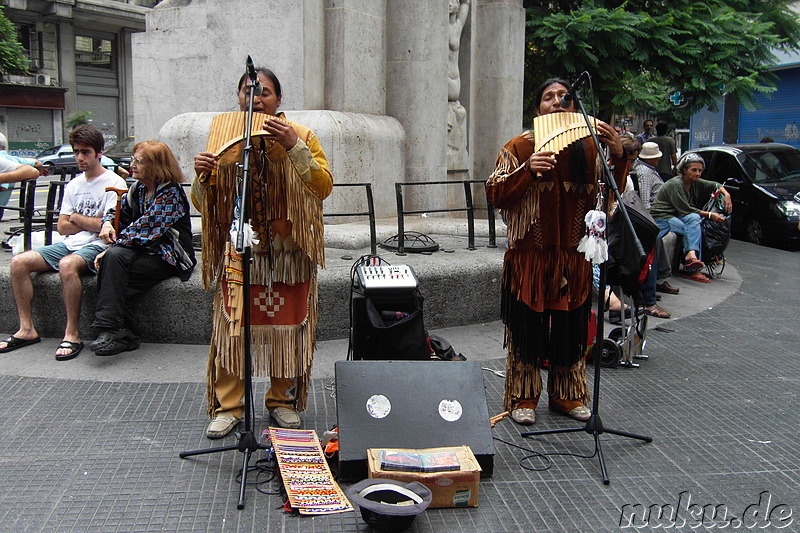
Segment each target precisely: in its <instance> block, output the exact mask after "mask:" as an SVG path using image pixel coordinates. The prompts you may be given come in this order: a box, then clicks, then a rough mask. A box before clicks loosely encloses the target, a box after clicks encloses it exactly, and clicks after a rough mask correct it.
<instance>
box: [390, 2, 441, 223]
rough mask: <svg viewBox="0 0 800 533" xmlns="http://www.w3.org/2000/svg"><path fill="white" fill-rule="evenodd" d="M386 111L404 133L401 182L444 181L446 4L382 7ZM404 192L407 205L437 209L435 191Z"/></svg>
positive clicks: (438, 201)
mask: <svg viewBox="0 0 800 533" xmlns="http://www.w3.org/2000/svg"><path fill="white" fill-rule="evenodd" d="M386 9H387V11H386V21H387V24H386V113H387V114H388V115H391V116H393V117H395V118H397V120H398V121H399V122H400V124H402V126H403V129H404V130H405V132H406V156H405V157H406V172H405V181H410V182H421V181H442V180H445V179H446V178H447V87H448V78H447V64H448V50H449V49H448V45H447V42H448V33H449V32H448V2H447V0H441V1H433V0H406V1H403V2H395V1H392V2H387V6H386ZM413 189H417V190H407V191H406V192H407V194H405V195H404V198H405V199H406V202H407V203H406V206H407V208H408V207H411V208H415V209H424V208H426V207H441V206H442V204H443V203H444V202H443V201H442V199H443V198H444V192H443V190H441V189H436V188H434V187H425V188H423V190H419V189H420V188H418V187H415V188H413Z"/></svg>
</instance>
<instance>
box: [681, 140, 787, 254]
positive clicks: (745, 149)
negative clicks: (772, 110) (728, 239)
mask: <svg viewBox="0 0 800 533" xmlns="http://www.w3.org/2000/svg"><path fill="white" fill-rule="evenodd" d="M689 152H695V153H697V154H699V155H700V156H702V158H703V159H704V160H705V162H706V168H705V170H704V171H703V175H702V177H703V178H704V179H707V180H711V181H716V182H718V183H721V184H722V185H724V186H725V189H726V190H727V191H728V192H729V193H730V194H731V199H732V200H733V228H732V231H733V234H734V235H739V236H744V237H745V238H746V239H747V240H749V241H750V242H753V243H756V244H767V243H769V244H798V243H800V230H798V226H797V224H798V220H800V194H799V192H800V149H798V148H795V147H793V146H789V145H788V144H779V143H757V144H729V145H724V146H707V147H704V148H697V149H694V150H689Z"/></svg>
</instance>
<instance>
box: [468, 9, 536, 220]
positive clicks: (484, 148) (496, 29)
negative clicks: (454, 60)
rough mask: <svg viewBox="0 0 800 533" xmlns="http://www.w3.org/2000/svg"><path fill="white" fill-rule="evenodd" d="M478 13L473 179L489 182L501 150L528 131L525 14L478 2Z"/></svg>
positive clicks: (474, 82) (475, 42)
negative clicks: (525, 118)
mask: <svg viewBox="0 0 800 533" xmlns="http://www.w3.org/2000/svg"><path fill="white" fill-rule="evenodd" d="M475 11H476V13H475V33H474V34H473V46H474V47H475V60H474V61H475V63H474V66H473V69H472V76H473V77H472V81H473V89H472V95H471V96H472V99H471V102H472V105H471V106H470V109H471V113H472V117H471V118H472V121H471V124H472V128H473V130H474V133H473V135H472V139H473V141H474V142H473V145H472V146H473V149H472V156H473V176H474V177H475V179H486V178H488V177H489V174H491V172H492V170H493V169H494V162H495V158H496V157H497V153H498V152H499V151H500V148H501V147H502V146H503V145H504V144H505V143H506V142H507V141H508V140H510V139H511V138H512V137H514V136H515V135H517V134H519V133H521V132H522V131H523V129H524V125H523V124H522V119H521V117H522V95H523V79H524V69H525V48H524V45H525V10H524V8H523V7H522V0H477V6H476V9H475ZM483 201H484V200H482V199H480V200H479V199H476V205H478V203H480V202H483Z"/></svg>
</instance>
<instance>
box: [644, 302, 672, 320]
mask: <svg viewBox="0 0 800 533" xmlns="http://www.w3.org/2000/svg"><path fill="white" fill-rule="evenodd" d="M644 312H645V314H646V315H647V316H654V317H656V318H670V317H671V316H672V315H671V314H670V312H669V311H667V310H665V309H662V308H661V307H659V306H658V305H656V304H653V305H648V306H647V307H645V308H644Z"/></svg>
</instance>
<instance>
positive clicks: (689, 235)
mask: <svg viewBox="0 0 800 533" xmlns="http://www.w3.org/2000/svg"><path fill="white" fill-rule="evenodd" d="M655 220H656V224H658V228H659V229H660V230H661V231H659V232H658V238H659V239H660V238H662V237H663V236H664V235H666V234H667V233H669V232H670V231H671V232H673V233H677V234H678V235H683V255H684V256H686V254H688V253H689V252H691V251H692V250H694V251H695V252H697V257H698V259H702V258H701V257H700V253H701V250H702V245H701V240H700V239H701V238H702V232H701V231H700V220H701V219H700V214H698V213H689V214H688V215H684V216H682V217H672V218H657V219H655Z"/></svg>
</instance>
